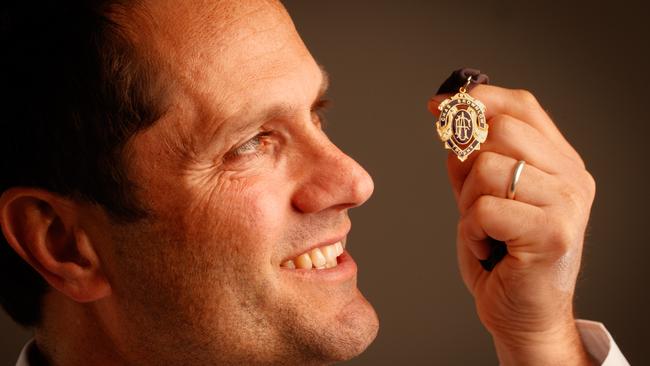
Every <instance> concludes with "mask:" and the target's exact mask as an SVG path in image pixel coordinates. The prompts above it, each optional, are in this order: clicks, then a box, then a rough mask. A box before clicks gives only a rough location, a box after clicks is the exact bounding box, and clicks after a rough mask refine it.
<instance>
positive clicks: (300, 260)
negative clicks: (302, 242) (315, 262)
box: [296, 253, 312, 269]
mask: <svg viewBox="0 0 650 366" xmlns="http://www.w3.org/2000/svg"><path fill="white" fill-rule="evenodd" d="M311 264H312V263H311V258H309V254H307V253H305V254H301V255H299V256H298V257H296V267H297V268H300V269H311Z"/></svg>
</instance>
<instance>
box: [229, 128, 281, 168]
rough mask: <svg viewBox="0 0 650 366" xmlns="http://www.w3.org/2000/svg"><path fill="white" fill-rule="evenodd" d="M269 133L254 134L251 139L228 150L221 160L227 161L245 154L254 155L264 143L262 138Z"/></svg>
mask: <svg viewBox="0 0 650 366" xmlns="http://www.w3.org/2000/svg"><path fill="white" fill-rule="evenodd" d="M270 134H271V133H270V132H261V133H259V134H257V135H255V137H253V138H252V139H250V140H248V141H246V142H244V143H243V144H241V145H239V146H238V147H237V148H235V149H234V150H231V151H230V152H228V153H227V154H226V155H225V156H224V158H223V160H224V161H228V160H232V159H236V158H238V157H241V156H245V155H256V154H257V153H259V152H260V149H261V148H262V146H263V144H264V138H266V137H267V136H269V135H270Z"/></svg>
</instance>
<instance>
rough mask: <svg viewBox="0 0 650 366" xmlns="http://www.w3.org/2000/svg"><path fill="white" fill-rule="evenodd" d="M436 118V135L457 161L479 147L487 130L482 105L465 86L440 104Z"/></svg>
mask: <svg viewBox="0 0 650 366" xmlns="http://www.w3.org/2000/svg"><path fill="white" fill-rule="evenodd" d="M438 109H439V110H440V118H439V119H438V121H437V122H436V129H437V130H438V135H439V136H440V139H441V140H442V142H443V143H444V145H445V148H446V149H449V150H452V151H453V152H454V153H455V154H456V156H457V157H458V159H459V160H460V161H465V159H467V157H468V156H469V155H470V154H471V153H473V152H474V151H475V150H480V149H481V144H482V143H484V142H485V139H486V138H487V134H488V125H487V123H486V122H485V106H484V105H483V103H481V101H479V100H478V99H475V98H473V97H472V96H471V95H469V94H467V92H466V89H465V87H463V88H460V91H459V92H458V93H456V95H454V96H453V97H451V98H448V99H445V100H444V101H443V102H442V103H441V104H440V105H439V106H438Z"/></svg>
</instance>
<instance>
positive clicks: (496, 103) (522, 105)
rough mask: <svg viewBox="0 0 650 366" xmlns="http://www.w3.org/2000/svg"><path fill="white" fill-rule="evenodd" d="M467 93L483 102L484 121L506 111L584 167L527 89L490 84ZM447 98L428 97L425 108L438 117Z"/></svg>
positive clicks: (442, 96) (438, 96)
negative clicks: (484, 107) (441, 105)
mask: <svg viewBox="0 0 650 366" xmlns="http://www.w3.org/2000/svg"><path fill="white" fill-rule="evenodd" d="M470 94H471V95H472V96H473V97H475V98H477V99H478V100H480V101H481V102H483V104H485V106H486V111H485V116H486V118H487V119H488V120H489V119H490V118H491V117H492V116H495V115H499V114H507V115H510V116H513V117H514V118H517V119H519V120H521V121H524V122H526V123H528V124H530V125H531V126H532V127H533V128H535V129H536V130H538V131H539V132H540V133H541V134H542V135H544V136H545V137H546V138H548V139H549V140H550V141H552V142H553V144H555V145H556V146H557V147H558V149H560V151H561V152H562V153H563V154H565V155H567V156H568V157H570V158H571V159H574V160H576V161H578V162H580V163H581V164H582V165H583V166H584V163H583V162H582V159H581V158H580V156H579V155H578V153H577V152H576V151H575V149H574V148H573V147H572V146H571V144H569V142H568V141H567V140H566V139H565V138H564V136H563V135H562V133H561V132H560V130H559V129H558V128H557V126H556V125H555V123H553V121H552V120H551V118H550V117H549V116H548V114H547V113H546V111H544V109H543V108H542V107H541V106H540V104H539V102H538V101H537V99H536V98H535V96H533V95H532V94H531V93H530V92H528V91H525V90H515V89H506V88H501V87H498V86H493V85H477V86H476V87H475V88H473V89H472V92H471V93H470ZM448 97H449V95H448V94H445V95H436V96H434V97H433V98H431V99H430V100H429V103H428V107H429V110H430V111H431V112H432V113H433V114H434V115H435V116H439V115H440V112H439V111H438V106H439V105H440V103H441V102H442V101H443V100H445V99H446V98H448Z"/></svg>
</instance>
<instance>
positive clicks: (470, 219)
mask: <svg viewBox="0 0 650 366" xmlns="http://www.w3.org/2000/svg"><path fill="white" fill-rule="evenodd" d="M546 228H547V216H546V213H545V212H544V210H542V209H541V208H539V207H536V206H533V205H529V204H527V203H523V202H519V201H515V200H509V199H505V198H498V197H494V196H481V197H479V198H478V199H477V200H476V201H475V202H474V204H473V205H472V206H471V207H470V208H469V209H468V210H467V212H466V213H465V215H463V216H462V217H461V219H460V221H459V224H458V237H459V239H460V242H459V243H460V244H461V245H466V246H467V247H468V248H469V250H470V251H471V252H472V253H473V254H474V256H475V257H476V258H477V259H485V258H486V253H489V243H488V240H487V239H488V237H490V238H493V239H496V240H500V241H503V242H505V243H506V244H507V245H508V255H507V256H506V257H508V256H513V257H516V258H518V259H525V260H528V259H530V257H531V256H540V257H543V256H544V255H545V250H547V249H548V248H546V247H545V246H544V244H546V245H550V244H549V242H550V240H547V239H546V236H547V230H545V229H546ZM533 242H535V243H538V244H537V245H536V246H535V245H532V244H533Z"/></svg>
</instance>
